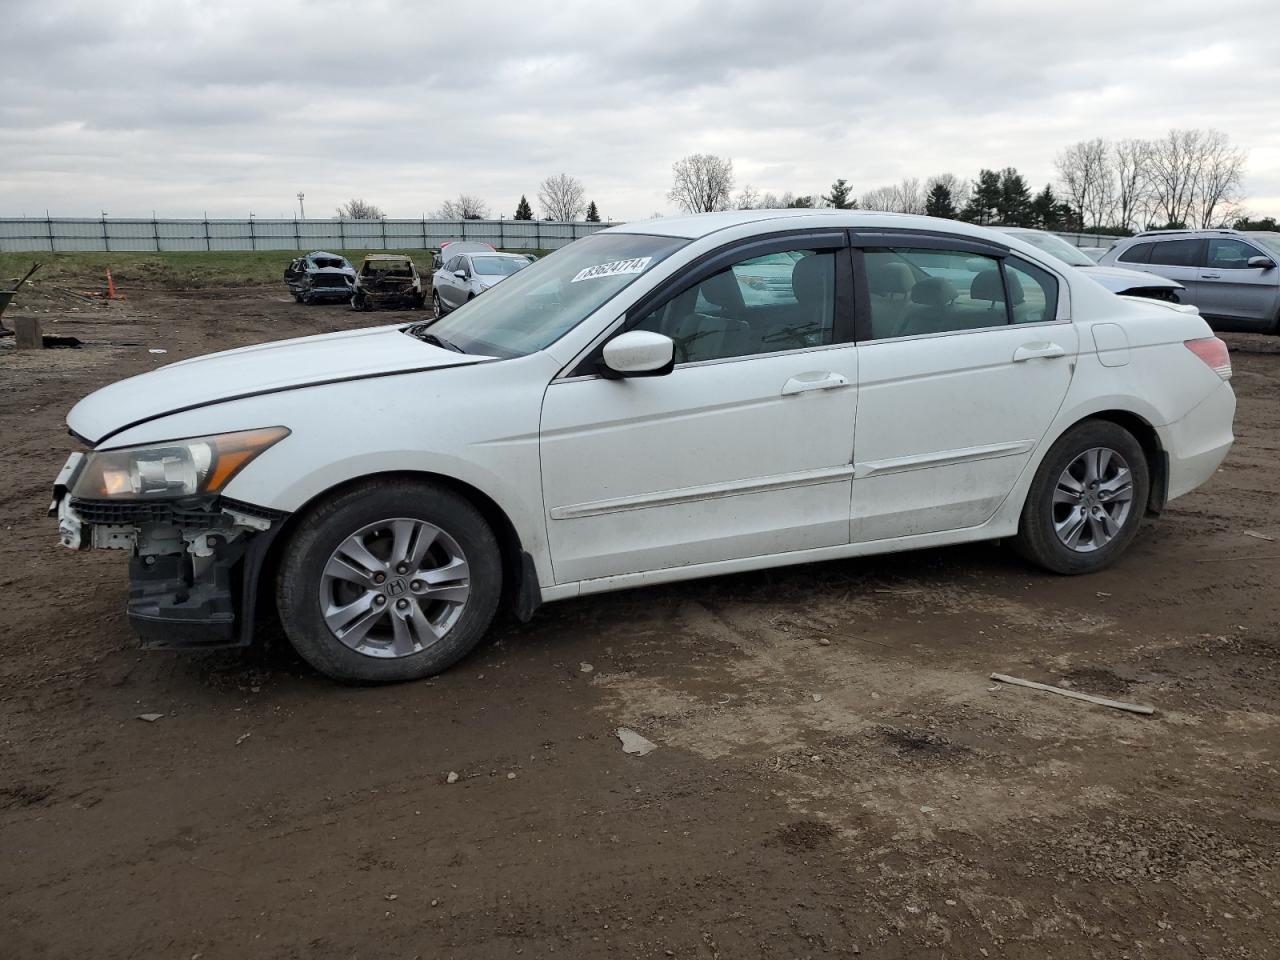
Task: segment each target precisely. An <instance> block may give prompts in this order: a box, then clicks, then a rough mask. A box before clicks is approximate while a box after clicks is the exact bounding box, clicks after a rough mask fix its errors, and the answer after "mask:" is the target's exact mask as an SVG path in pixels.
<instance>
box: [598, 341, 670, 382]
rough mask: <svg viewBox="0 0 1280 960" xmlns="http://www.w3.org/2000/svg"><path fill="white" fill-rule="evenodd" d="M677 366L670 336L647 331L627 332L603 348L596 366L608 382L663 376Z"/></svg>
mask: <svg viewBox="0 0 1280 960" xmlns="http://www.w3.org/2000/svg"><path fill="white" fill-rule="evenodd" d="M675 365H676V345H675V342H674V341H673V340H672V339H671V338H670V337H664V336H663V335H662V334H660V333H653V332H652V331H650V330H628V331H627V332H626V333H623V334H619V335H618V336H616V337H614V338H613V339H612V340H610V341H609V342H608V343H606V344H605V345H604V356H603V359H602V360H601V362H600V364H599V365H598V369H599V370H600V373H601V375H602V376H604V377H608V378H609V379H611V380H615V379H618V378H620V377H662V376H666V375H667V374H668V373H670V372H671V371H672V370H674V369H675Z"/></svg>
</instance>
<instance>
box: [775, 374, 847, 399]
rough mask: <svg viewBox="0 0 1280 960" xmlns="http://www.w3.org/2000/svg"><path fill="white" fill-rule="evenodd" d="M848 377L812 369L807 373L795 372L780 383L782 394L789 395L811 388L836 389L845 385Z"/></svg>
mask: <svg viewBox="0 0 1280 960" xmlns="http://www.w3.org/2000/svg"><path fill="white" fill-rule="evenodd" d="M848 385H849V378H848V377H846V376H842V375H841V374H838V373H832V372H830V371H828V370H814V371H810V372H809V373H797V374H796V375H795V376H794V377H792V378H791V379H790V380H788V381H787V382H786V383H784V384H783V385H782V395H783V396H784V397H791V396H794V395H795V394H797V393H808V392H809V391H811V390H836V389H838V388H840V387H847V386H848Z"/></svg>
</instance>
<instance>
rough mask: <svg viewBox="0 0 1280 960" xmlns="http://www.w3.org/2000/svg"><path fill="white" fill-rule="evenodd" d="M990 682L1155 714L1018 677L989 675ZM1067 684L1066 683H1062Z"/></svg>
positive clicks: (1118, 708)
mask: <svg viewBox="0 0 1280 960" xmlns="http://www.w3.org/2000/svg"><path fill="white" fill-rule="evenodd" d="M991 679H992V680H999V681H1000V682H1001V683H1011V684H1013V685H1014V686H1015V687H1029V688H1030V689H1032V690H1043V691H1045V692H1046V693H1056V694H1058V696H1060V697H1070V698H1071V699H1072V700H1084V701H1085V702H1086V703H1096V704H1097V705H1098V706H1100V707H1111V708H1112V709H1114V710H1127V711H1128V712H1129V713H1141V714H1144V715H1150V714H1153V713H1155V712H1156V711H1155V707H1144V706H1141V705H1139V704H1136V703H1125V702H1123V701H1121V700H1108V699H1107V698H1106V697H1095V696H1093V695H1092V694H1089V693H1080V692H1079V691H1077V690H1065V689H1063V688H1062V687H1051V686H1049V685H1048V684H1047V683H1036V682H1035V681H1034V680H1022V679H1020V678H1019V677H1010V676H1008V675H1006V674H1003V673H993V674H991ZM1064 682H1068V681H1064Z"/></svg>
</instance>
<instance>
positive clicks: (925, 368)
mask: <svg viewBox="0 0 1280 960" xmlns="http://www.w3.org/2000/svg"><path fill="white" fill-rule="evenodd" d="M1230 376H1231V365H1230V361H1229V359H1228V356H1227V350H1226V347H1225V345H1224V344H1223V343H1222V341H1220V340H1218V339H1216V338H1215V337H1214V336H1213V334H1212V333H1211V332H1210V330H1209V328H1208V326H1206V324H1205V322H1204V321H1203V320H1201V319H1200V318H1199V317H1198V316H1195V315H1191V314H1187V313H1183V312H1180V311H1179V310H1177V309H1175V308H1173V307H1171V306H1166V305H1164V304H1160V303H1157V302H1153V301H1141V300H1132V299H1124V298H1121V297H1117V296H1115V295H1114V294H1112V293H1110V292H1108V291H1107V290H1104V289H1103V288H1102V287H1101V286H1099V285H1098V284H1097V283H1095V282H1094V281H1093V280H1091V279H1090V278H1088V277H1087V276H1085V275H1084V274H1083V273H1079V272H1077V271H1076V270H1075V269H1074V268H1072V267H1070V266H1068V265H1066V264H1065V263H1063V262H1062V261H1060V260H1058V259H1056V258H1054V257H1053V256H1052V255H1051V254H1048V253H1046V252H1045V251H1043V250H1040V249H1038V248H1036V247H1034V246H1031V245H1030V244H1027V243H1025V242H1022V241H1020V240H1019V239H1017V238H1016V237H1011V236H1008V235H1006V234H1001V233H996V232H994V231H990V230H986V229H983V228H980V227H975V226H969V225H966V224H961V223H956V222H952V221H944V220H933V219H927V218H924V217H909V216H897V215H891V214H862V213H856V212H847V211H838V210H831V211H826V210H814V211H797V210H773V211H768V210H758V211H744V212H732V213H717V214H706V215H702V216H691V217H679V218H670V219H661V220H656V221H651V222H647V223H637V224H630V225H626V226H620V227H614V228H611V229H608V230H604V231H602V232H599V233H595V234H593V235H591V236H590V237H587V238H585V239H582V240H579V241H577V242H576V243H573V244H572V245H570V246H567V247H565V248H563V249H561V250H559V251H557V252H556V253H554V254H552V255H551V256H548V257H546V258H545V259H543V260H539V261H538V262H537V263H535V264H533V265H532V266H530V267H528V268H527V269H525V270H522V271H520V272H519V273H517V274H515V275H514V276H512V277H511V278H509V279H508V280H506V281H505V282H504V283H502V284H501V285H500V286H498V287H497V288H495V289H494V290H492V291H490V292H489V293H487V294H486V295H485V296H484V297H481V298H479V299H477V300H475V301H473V302H472V303H469V304H466V305H465V306H463V307H461V308H459V309H458V310H457V311H455V312H453V313H450V314H448V315H447V316H445V317H443V318H440V319H436V320H427V321H424V322H418V323H412V324H408V325H405V324H404V323H398V324H395V325H392V326H385V327H378V328H374V329H366V330H359V331H353V332H348V333H340V334H331V335H326V336H316V337H304V338H302V339H298V340H289V341H285V342H281V343H271V344H266V345H262V346H257V347H249V348H246V349H241V350H231V351H228V352H226V353H219V354H214V355H212V356H207V357H199V358H196V359H192V360H186V361H183V362H181V363H176V364H173V365H171V366H168V367H164V368H161V369H159V370H156V371H154V372H151V373H147V374H144V375H143V376H140V377H135V378H133V379H130V380H125V381H122V382H120V383H116V384H114V385H112V386H109V387H107V388H105V389H103V390H99V391H98V392H97V393H94V394H92V395H91V396H89V397H87V398H86V399H84V400H82V401H81V402H80V403H79V404H77V405H76V407H75V408H74V409H73V410H72V411H71V413H70V415H69V417H68V424H69V426H70V427H71V431H72V432H73V434H75V435H76V436H77V437H78V438H79V439H80V440H82V441H83V442H84V444H85V445H86V446H87V447H88V448H90V449H89V450H88V451H86V452H83V453H73V454H72V455H71V457H70V458H69V459H68V461H67V463H66V464H65V466H64V467H63V469H62V472H61V473H60V474H59V476H58V478H57V480H56V482H55V492H54V504H53V507H52V513H54V514H55V515H56V516H57V517H58V520H59V530H60V536H61V539H62V541H63V543H64V544H65V545H67V546H69V547H73V548H77V549H87V548H90V547H92V548H116V549H123V550H126V551H128V553H129V555H130V557H131V559H130V562H129V574H130V587H129V602H128V610H129V616H130V619H131V621H132V623H133V625H134V627H135V629H136V631H137V632H138V633H139V634H140V636H141V638H142V640H143V642H144V644H146V645H150V646H164V647H176V646H214V645H233V644H244V643H248V642H250V640H251V639H252V636H253V629H254V623H255V620H257V619H258V618H259V617H261V616H263V615H266V614H268V613H270V612H271V608H274V611H275V612H277V613H278V614H279V618H280V620H281V622H282V623H283V625H284V629H285V631H286V632H287V634H288V636H289V638H290V639H291V641H292V642H293V644H294V645H295V646H296V647H297V649H298V652H299V653H300V654H301V655H302V656H303V657H305V658H306V659H307V660H308V661H309V662H310V663H312V664H314V665H315V667H316V668H317V669H319V670H320V671H322V672H324V673H326V674H328V675H329V676H331V677H335V678H338V679H341V680H347V681H358V682H377V681H393V680H408V679H413V678H417V677H422V676H425V675H427V674H432V673H435V672H437V671H439V670H442V669H444V668H445V667H447V666H449V665H450V664H452V663H454V662H455V661H457V660H458V659H459V658H460V657H462V656H464V655H465V654H466V653H467V651H469V650H470V649H471V648H472V647H474V646H475V645H476V643H477V642H478V641H479V640H480V639H481V637H482V636H483V635H484V633H485V631H486V629H487V628H488V627H489V624H490V622H491V620H492V619H493V616H494V613H495V611H496V610H497V609H498V607H499V604H500V603H503V602H509V603H511V604H513V605H514V608H515V610H516V612H517V613H518V614H519V615H520V616H521V617H522V618H527V617H529V616H531V615H532V614H533V611H534V610H535V609H536V608H537V607H538V605H539V604H542V603H546V602H548V601H551V600H563V599H567V598H570V597H577V596H579V595H583V594H590V593H598V592H601V591H607V590H619V589H623V588H626V587H634V586H640V585H645V584H654V583H663V582H668V581H673V580H685V579H690V578H694V577H703V576H710V575H714V574H723V573H731V572H734V571H740V570H754V569H758V568H761V567H769V566H776V565H782V564H795V563H808V562H813V561H822V560H830V559H834V558H838V557H851V556H859V555H864V554H874V553H882V552H887V551H895V550H910V549H917V548H921V547H936V546H941V545H944V544H954V543H962V542H966V541H972V540H985V539H995V538H1012V540H1013V543H1014V544H1015V546H1016V547H1017V549H1018V550H1019V551H1020V552H1021V553H1022V554H1023V555H1025V556H1026V557H1027V558H1028V559H1029V560H1031V561H1033V562H1035V563H1037V564H1039V565H1040V566H1042V567H1045V568H1047V569H1049V570H1051V571H1054V572H1057V573H1065V574H1072V573H1087V572H1091V571H1095V570H1099V569H1101V568H1103V567H1105V566H1106V565H1107V564H1109V563H1111V562H1113V561H1114V560H1115V559H1116V558H1117V557H1118V556H1119V555H1120V554H1121V553H1122V552H1123V551H1124V550H1125V548H1126V547H1127V546H1128V545H1129V544H1130V543H1131V542H1132V540H1133V538H1134V537H1135V536H1136V535H1137V533H1138V528H1139V524H1140V523H1141V521H1142V519H1143V518H1144V517H1147V516H1151V515H1154V514H1158V513H1159V512H1160V511H1161V510H1162V509H1163V508H1164V506H1165V504H1166V503H1167V502H1168V501H1170V500H1172V499H1173V498H1175V497H1179V496H1181V495H1182V494H1184V493H1187V492H1188V491H1190V490H1192V489H1194V488H1195V487H1197V486H1198V485H1200V484H1202V483H1204V482H1205V481H1206V480H1207V479H1209V477H1211V476H1212V475H1213V473H1214V470H1215V469H1216V468H1217V467H1218V464H1219V463H1221V462H1222V459H1223V457H1224V456H1225V455H1226V453H1227V450H1228V448H1229V447H1230V446H1231V442H1232V435H1231V421H1232V416H1233V413H1234V409H1235V397H1234V394H1233V393H1232V391H1231V388H1230V386H1229V385H1228V383H1227V381H1228V379H1229V378H1230Z"/></svg>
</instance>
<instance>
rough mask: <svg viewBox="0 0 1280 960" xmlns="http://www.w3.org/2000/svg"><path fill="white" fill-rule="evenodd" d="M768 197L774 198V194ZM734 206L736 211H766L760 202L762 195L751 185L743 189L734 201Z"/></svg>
mask: <svg viewBox="0 0 1280 960" xmlns="http://www.w3.org/2000/svg"><path fill="white" fill-rule="evenodd" d="M767 196H772V194H767ZM733 206H734V209H735V210H757V209H764V205H763V204H761V202H760V194H758V193H757V192H756V191H755V188H754V187H752V186H751V184H749V183H748V184H747V185H746V186H745V187H743V188H742V192H741V193H739V194H738V196H737V197H736V198H735V199H734V201H733Z"/></svg>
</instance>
